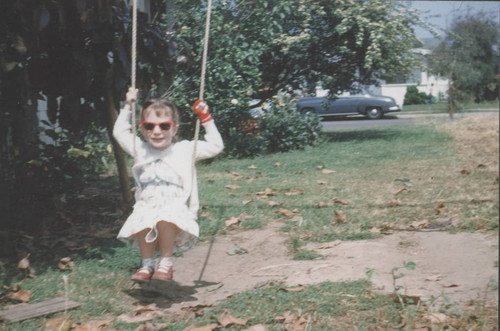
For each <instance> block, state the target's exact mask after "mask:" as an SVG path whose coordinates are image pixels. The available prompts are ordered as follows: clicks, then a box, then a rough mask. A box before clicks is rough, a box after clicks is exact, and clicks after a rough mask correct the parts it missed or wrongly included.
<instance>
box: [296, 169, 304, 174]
mask: <svg viewBox="0 0 500 331" xmlns="http://www.w3.org/2000/svg"><path fill="white" fill-rule="evenodd" d="M295 173H296V174H297V175H304V174H305V173H306V172H305V171H304V170H297V171H295Z"/></svg>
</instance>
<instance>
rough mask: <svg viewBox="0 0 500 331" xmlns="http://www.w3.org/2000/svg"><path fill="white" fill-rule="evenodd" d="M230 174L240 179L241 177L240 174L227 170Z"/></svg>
mask: <svg viewBox="0 0 500 331" xmlns="http://www.w3.org/2000/svg"><path fill="white" fill-rule="evenodd" d="M227 172H228V173H230V174H231V175H233V176H235V177H238V176H241V175H240V174H239V173H238V172H236V171H231V170H227Z"/></svg>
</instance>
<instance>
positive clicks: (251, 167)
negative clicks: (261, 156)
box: [248, 164, 259, 169]
mask: <svg viewBox="0 0 500 331" xmlns="http://www.w3.org/2000/svg"><path fill="white" fill-rule="evenodd" d="M248 169H259V168H258V167H257V166H255V165H253V164H252V165H251V166H249V167H248Z"/></svg>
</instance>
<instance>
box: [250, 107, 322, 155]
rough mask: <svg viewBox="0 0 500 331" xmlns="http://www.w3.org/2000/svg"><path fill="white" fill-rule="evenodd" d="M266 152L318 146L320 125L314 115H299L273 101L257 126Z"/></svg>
mask: <svg viewBox="0 0 500 331" xmlns="http://www.w3.org/2000/svg"><path fill="white" fill-rule="evenodd" d="M259 129H260V134H261V136H262V139H263V140H264V146H265V148H266V151H267V152H271V153H274V152H287V151H290V150H294V149H304V148H306V147H310V146H314V145H316V144H318V142H319V141H320V138H321V123H320V120H319V117H318V116H317V115H316V114H300V113H298V112H296V111H295V110H293V109H290V108H289V107H287V106H285V105H283V104H281V103H279V102H277V101H274V102H273V103H272V104H271V107H270V108H268V109H266V111H265V114H264V116H263V117H262V121H261V122H260V125H259Z"/></svg>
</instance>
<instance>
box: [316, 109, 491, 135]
mask: <svg viewBox="0 0 500 331" xmlns="http://www.w3.org/2000/svg"><path fill="white" fill-rule="evenodd" d="M478 114H482V115H484V114H488V115H491V116H496V117H498V111H496V112H470V113H456V114H455V115H454V117H453V118H454V119H460V118H463V117H465V116H473V115H478ZM449 118H450V117H449V115H448V114H444V113H441V114H389V115H386V116H384V117H383V118H382V119H380V120H371V119H368V118H366V117H364V116H352V117H337V118H329V119H324V120H323V121H322V122H321V124H322V125H323V131H334V130H347V129H363V128H373V127H383V126H393V125H410V124H415V123H417V122H422V121H436V120H440V121H446V120H449Z"/></svg>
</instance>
